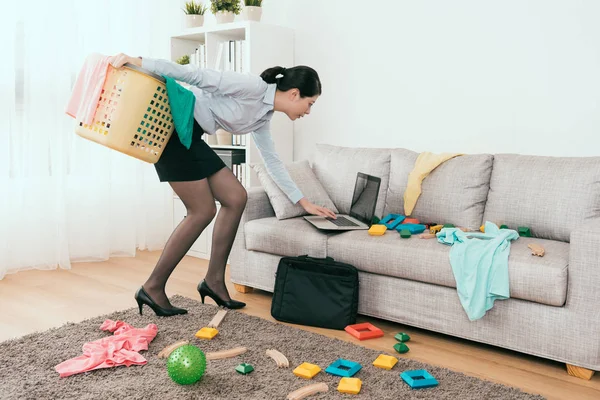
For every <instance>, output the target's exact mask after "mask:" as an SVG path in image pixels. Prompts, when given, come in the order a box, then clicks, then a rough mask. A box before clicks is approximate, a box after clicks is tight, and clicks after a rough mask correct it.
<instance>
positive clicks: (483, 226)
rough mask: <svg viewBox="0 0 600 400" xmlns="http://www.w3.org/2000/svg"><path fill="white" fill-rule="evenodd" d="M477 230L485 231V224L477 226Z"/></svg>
mask: <svg viewBox="0 0 600 400" xmlns="http://www.w3.org/2000/svg"><path fill="white" fill-rule="evenodd" d="M479 230H480V231H481V233H485V225H481V226H480V227H479Z"/></svg>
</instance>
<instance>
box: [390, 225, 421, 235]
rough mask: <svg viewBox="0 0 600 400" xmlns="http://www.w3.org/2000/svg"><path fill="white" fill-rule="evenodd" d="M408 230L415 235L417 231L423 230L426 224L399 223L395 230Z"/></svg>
mask: <svg viewBox="0 0 600 400" xmlns="http://www.w3.org/2000/svg"><path fill="white" fill-rule="evenodd" d="M404 229H406V230H408V231H410V233H411V234H413V235H416V234H417V233H422V232H425V229H427V228H426V226H425V225H422V224H400V225H398V226H397V227H396V230H397V231H401V230H404Z"/></svg>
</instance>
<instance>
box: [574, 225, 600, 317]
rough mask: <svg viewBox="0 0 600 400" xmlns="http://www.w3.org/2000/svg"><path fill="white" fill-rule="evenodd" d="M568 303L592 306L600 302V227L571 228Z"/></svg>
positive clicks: (583, 308)
mask: <svg viewBox="0 0 600 400" xmlns="http://www.w3.org/2000/svg"><path fill="white" fill-rule="evenodd" d="M570 242H571V246H570V248H569V269H568V271H569V272H568V274H569V286H568V291H567V305H568V306H569V307H574V308H577V309H580V310H593V312H594V313H596V312H597V311H595V310H596V307H597V305H598V304H600V291H599V290H598V288H599V287H600V228H598V227H596V226H586V227H581V228H580V229H577V230H575V231H573V232H571V239H570Z"/></svg>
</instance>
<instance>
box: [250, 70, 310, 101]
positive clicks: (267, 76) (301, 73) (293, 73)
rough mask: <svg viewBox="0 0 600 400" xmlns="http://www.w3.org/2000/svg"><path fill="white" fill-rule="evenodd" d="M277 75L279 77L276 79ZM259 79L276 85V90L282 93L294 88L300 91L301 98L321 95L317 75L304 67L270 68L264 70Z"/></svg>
mask: <svg viewBox="0 0 600 400" xmlns="http://www.w3.org/2000/svg"><path fill="white" fill-rule="evenodd" d="M278 75H281V76H280V77H279V78H278V77H277V76H278ZM260 77H261V78H262V79H263V81H265V82H267V83H276V84H277V89H279V90H281V91H282V92H287V91H288V90H290V89H294V88H296V89H298V90H299V91H300V96H301V97H313V96H317V95H321V80H320V79H319V74H317V71H315V70H314V69H312V68H311V67H307V66H304V65H299V66H296V67H292V68H284V67H279V66H278V67H272V68H267V69H265V70H264V71H263V73H262V74H260Z"/></svg>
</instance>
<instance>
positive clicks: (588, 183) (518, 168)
mask: <svg viewBox="0 0 600 400" xmlns="http://www.w3.org/2000/svg"><path fill="white" fill-rule="evenodd" d="M484 218H485V220H487V221H492V222H494V223H496V224H506V225H508V227H509V228H511V229H518V227H519V226H526V227H529V228H530V229H531V233H532V235H534V236H535V237H540V238H545V239H554V240H562V241H565V242H567V241H569V236H570V235H571V231H573V230H574V229H575V228H576V227H578V226H581V225H584V224H592V223H594V224H598V223H600V157H541V156H524V155H515V154H500V155H496V156H494V169H493V172H492V178H491V184H490V193H489V195H488V200H487V203H486V206H485V214H484Z"/></svg>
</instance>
